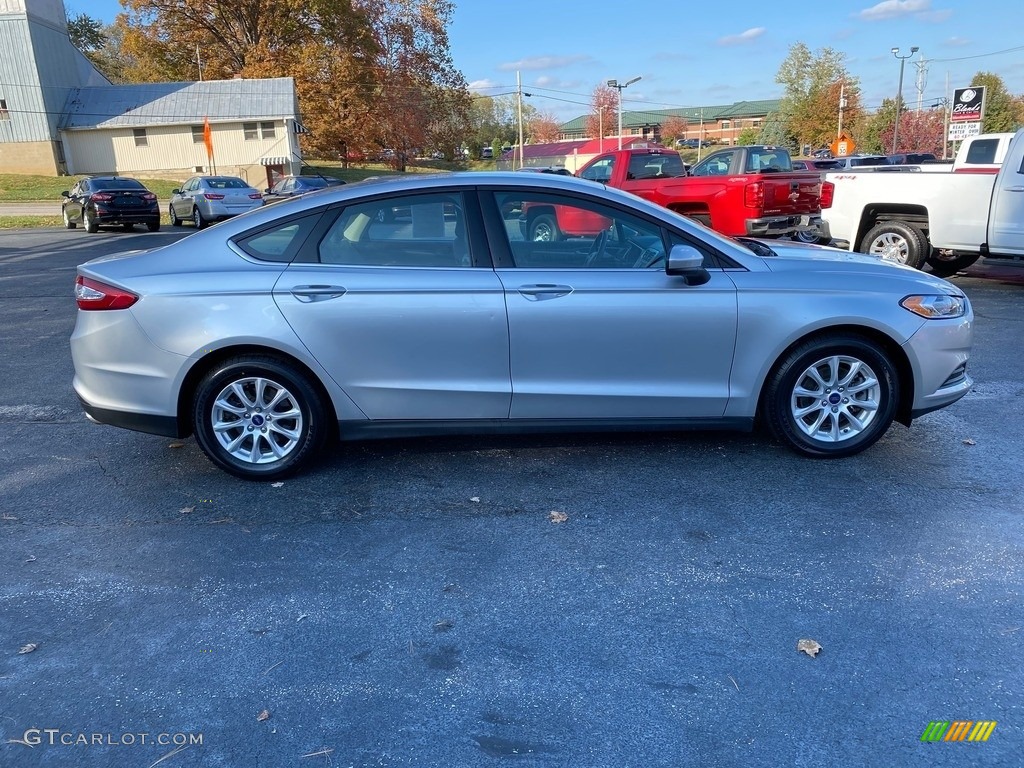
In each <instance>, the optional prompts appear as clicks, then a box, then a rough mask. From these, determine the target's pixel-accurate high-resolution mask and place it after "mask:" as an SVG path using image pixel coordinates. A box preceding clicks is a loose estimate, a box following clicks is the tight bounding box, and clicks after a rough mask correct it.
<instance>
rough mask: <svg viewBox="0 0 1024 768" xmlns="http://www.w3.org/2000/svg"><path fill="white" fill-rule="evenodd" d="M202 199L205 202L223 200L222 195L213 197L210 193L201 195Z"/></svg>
mask: <svg viewBox="0 0 1024 768" xmlns="http://www.w3.org/2000/svg"><path fill="white" fill-rule="evenodd" d="M203 197H205V198H206V199H207V200H223V199H224V195H215V194H213V193H212V192H205V193H203Z"/></svg>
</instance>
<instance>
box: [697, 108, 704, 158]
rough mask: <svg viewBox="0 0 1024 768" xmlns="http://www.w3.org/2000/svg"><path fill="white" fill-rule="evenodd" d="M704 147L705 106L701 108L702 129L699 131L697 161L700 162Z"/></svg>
mask: <svg viewBox="0 0 1024 768" xmlns="http://www.w3.org/2000/svg"><path fill="white" fill-rule="evenodd" d="M702 149H704V107H701V108H700V131H699V132H698V133H697V162H698V163H699V162H700V153H701V150H702Z"/></svg>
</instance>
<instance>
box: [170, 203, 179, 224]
mask: <svg viewBox="0 0 1024 768" xmlns="http://www.w3.org/2000/svg"><path fill="white" fill-rule="evenodd" d="M167 217H168V218H169V219H170V220H171V226H172V227H180V226H181V219H179V218H178V214H177V213H175V212H174V206H173V205H168V206H167Z"/></svg>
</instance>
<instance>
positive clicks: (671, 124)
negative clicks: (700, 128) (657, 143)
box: [660, 115, 690, 144]
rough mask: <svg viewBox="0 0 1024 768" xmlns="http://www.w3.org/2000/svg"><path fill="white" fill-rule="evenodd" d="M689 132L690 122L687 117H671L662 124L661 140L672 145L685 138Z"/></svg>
mask: <svg viewBox="0 0 1024 768" xmlns="http://www.w3.org/2000/svg"><path fill="white" fill-rule="evenodd" d="M688 130H690V122H689V121H688V120H687V119H686V118H685V117H679V116H678V115H669V116H668V117H666V118H665V119H664V120H663V121H662V122H661V131H660V133H661V140H662V141H664V142H665V143H666V144H670V143H672V142H673V141H675V140H676V139H682V138H685V137H686V132H687V131H688Z"/></svg>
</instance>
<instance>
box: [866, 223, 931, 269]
mask: <svg viewBox="0 0 1024 768" xmlns="http://www.w3.org/2000/svg"><path fill="white" fill-rule="evenodd" d="M857 250H859V251H860V252H861V253H873V254H875V255H876V256H879V257H881V258H882V259H885V260H886V261H892V262H895V263H897V264H906V265H907V266H908V267H914V269H920V268H921V265H922V264H924V260H925V257H926V256H927V255H928V240H927V238H925V236H924V235H923V234H922V233H921V230H919V229H918V228H917V227H914V226H911V225H910V224H907V223H906V222H903V221H883V222H881V223H879V224H876V225H875V226H874V227H872V228H871V230H870V231H869V232H868V233H867V234H866V235H864V238H863V239H862V240H861V241H860V247H859V248H858V249H857Z"/></svg>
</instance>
